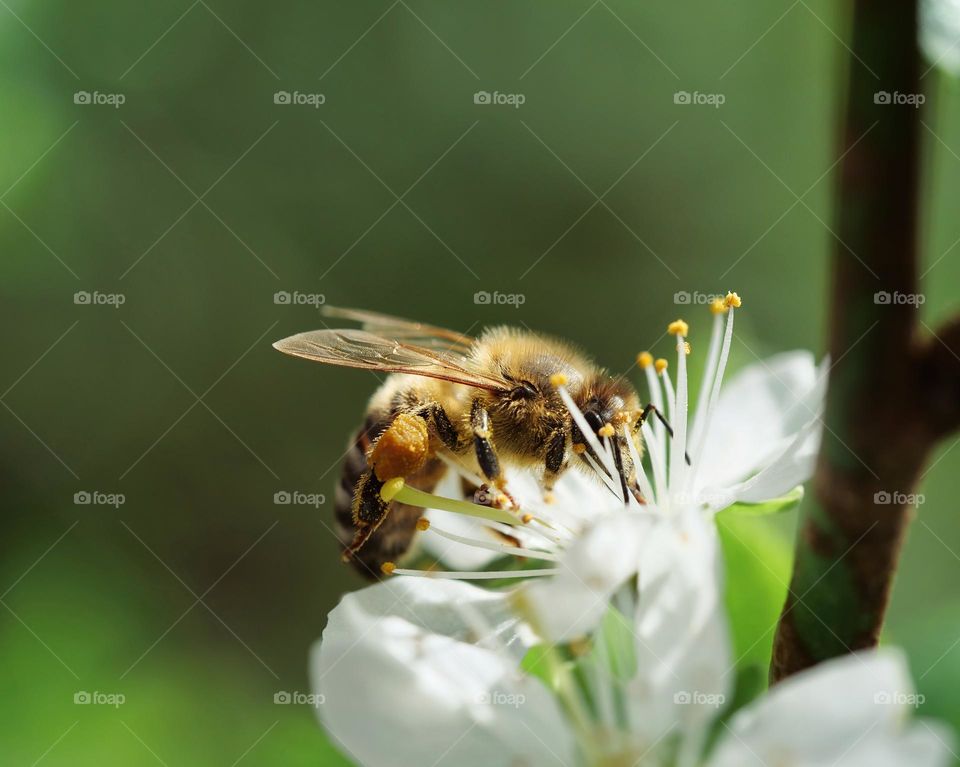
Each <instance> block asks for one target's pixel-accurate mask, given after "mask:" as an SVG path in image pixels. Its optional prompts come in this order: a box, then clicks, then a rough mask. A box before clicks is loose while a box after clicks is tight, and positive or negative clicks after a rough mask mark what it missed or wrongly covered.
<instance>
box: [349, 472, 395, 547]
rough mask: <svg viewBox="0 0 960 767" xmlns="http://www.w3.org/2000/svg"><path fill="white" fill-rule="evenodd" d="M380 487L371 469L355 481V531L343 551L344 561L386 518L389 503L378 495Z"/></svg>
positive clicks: (381, 484) (380, 484) (368, 538)
mask: <svg viewBox="0 0 960 767" xmlns="http://www.w3.org/2000/svg"><path fill="white" fill-rule="evenodd" d="M381 489H383V482H381V481H380V480H379V479H378V478H377V476H376V474H375V473H374V472H373V471H367V472H364V474H363V476H362V477H361V478H360V481H359V482H358V483H357V489H356V493H355V494H354V497H353V526H354V529H355V531H356V532H355V533H354V536H353V541H352V542H351V544H350V545H349V546H348V547H347V548H346V549H345V550H344V552H343V561H344V562H349V561H350V560H351V559H352V558H353V556H354V555H355V554H356V553H357V552H358V551H360V549H361V548H362V547H363V544H365V543H366V542H367V541H368V540H370V536H371V535H373V534H374V533H375V532H376V530H377V528H378V527H379V526H380V523H381V522H383V520H384V519H386V517H387V512H388V511H389V510H390V504H388V503H387V502H386V501H384V500H383V498H382V497H381V496H380V490H381Z"/></svg>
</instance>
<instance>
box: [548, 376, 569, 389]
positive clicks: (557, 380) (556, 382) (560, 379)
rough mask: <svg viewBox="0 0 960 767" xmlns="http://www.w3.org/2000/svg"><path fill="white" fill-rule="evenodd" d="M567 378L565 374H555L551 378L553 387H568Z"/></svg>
mask: <svg viewBox="0 0 960 767" xmlns="http://www.w3.org/2000/svg"><path fill="white" fill-rule="evenodd" d="M566 384H567V377H566V376H565V375H564V374H563V373H554V374H553V375H552V376H550V385H551V386H566Z"/></svg>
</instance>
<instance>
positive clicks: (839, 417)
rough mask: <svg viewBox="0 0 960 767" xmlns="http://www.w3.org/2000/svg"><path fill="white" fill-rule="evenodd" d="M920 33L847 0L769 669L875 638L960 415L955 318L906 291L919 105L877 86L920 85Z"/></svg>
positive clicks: (901, 19)
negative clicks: (815, 357) (937, 317)
mask: <svg viewBox="0 0 960 767" xmlns="http://www.w3.org/2000/svg"><path fill="white" fill-rule="evenodd" d="M916 38H917V9H916V2H915V0H855V2H854V22H853V35H852V41H851V49H852V50H851V55H850V56H849V61H848V67H849V77H848V91H847V94H846V106H845V121H844V134H843V142H842V143H843V146H842V147H841V151H842V152H844V155H843V160H842V162H841V164H840V173H839V189H838V195H837V203H838V206H837V211H836V218H837V233H838V238H837V239H838V242H837V244H836V247H835V249H834V255H833V261H832V297H831V316H830V322H831V331H830V353H831V358H832V359H833V360H834V361H835V367H834V368H833V369H832V370H831V373H830V387H829V392H828V395H827V410H826V416H825V423H826V429H825V431H824V437H823V444H822V447H821V451H820V456H819V459H818V463H817V469H816V474H815V477H814V482H813V491H814V492H813V496H814V497H813V502H812V503H811V504H809V505H808V506H807V508H806V510H805V513H804V516H803V518H802V520H801V527H800V532H799V535H798V540H797V549H796V563H795V566H794V573H793V578H792V581H791V585H790V591H789V594H788V597H787V601H786V605H785V606H784V610H783V613H782V615H781V618H780V623H779V626H778V629H777V635H776V639H775V642H774V652H773V659H772V664H771V679H772V680H774V681H776V680H778V679H781V678H783V677H785V676H787V675H789V674H792V673H794V672H796V671H799V670H801V669H803V668H806V667H808V666H810V665H813V664H815V663H817V662H819V661H822V660H825V659H828V658H831V657H835V656H837V655H842V654H844V653H847V652H852V651H856V650H859V649H862V648H866V647H872V646H875V645H876V644H877V641H878V638H879V635H880V630H881V628H882V626H883V618H884V614H885V611H886V607H887V603H888V601H889V597H890V588H891V585H892V582H893V576H894V573H895V571H896V566H897V561H898V558H899V553H900V548H901V544H902V542H903V537H904V533H905V531H906V527H907V524H908V522H909V519H910V515H911V506H912V503H911V502H910V494H911V493H912V492H913V491H914V488H915V487H916V485H917V483H918V481H919V479H920V477H921V473H922V471H923V467H924V465H925V463H926V460H927V458H928V456H929V454H930V451H931V449H932V448H933V446H934V444H935V442H936V441H937V439H939V438H940V437H942V436H944V435H945V434H947V433H949V432H950V431H951V430H953V429H956V428H957V427H958V426H960V320H958V321H954V322H953V323H951V324H949V325H948V326H946V327H945V328H944V329H943V330H942V331H937V332H936V335H935V336H933V337H930V334H929V333H926V332H924V333H920V332H918V328H919V327H920V324H919V310H918V308H917V305H916V303H911V302H909V298H910V297H912V296H916V295H917V292H918V288H917V276H916V275H917V243H918V236H917V208H918V204H917V200H918V194H917V190H918V180H919V179H918V177H919V167H920V161H919V160H920V135H919V133H920V132H919V126H920V115H919V110H918V109H917V108H915V107H914V106H910V105H907V104H899V105H898V104H896V103H882V102H883V101H885V98H884V97H883V96H880V97H877V96H876V94H878V93H888V94H891V100H895V96H894V95H893V94H897V93H899V94H916V93H918V92H919V90H920V86H919V76H918V74H919V53H918V51H917V44H916ZM868 63H869V68H868V66H867V64H868ZM877 102H881V103H877ZM885 297H889V301H885V300H884V298H885ZM921 337H922V340H921Z"/></svg>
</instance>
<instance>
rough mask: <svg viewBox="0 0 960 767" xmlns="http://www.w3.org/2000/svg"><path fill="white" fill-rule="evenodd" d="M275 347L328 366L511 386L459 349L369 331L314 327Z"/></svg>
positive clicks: (494, 386) (494, 387) (481, 385)
mask: <svg viewBox="0 0 960 767" xmlns="http://www.w3.org/2000/svg"><path fill="white" fill-rule="evenodd" d="M273 347H274V348H275V349H278V350H279V351H281V352H284V353H285V354H291V355H293V356H294V357H303V358H304V359H308V360H313V361H315V362H324V363H326V364H328V365H340V366H343V367H350V368H364V369H366V370H380V371H383V372H384V373H411V374H412V375H420V376H427V377H428V378H440V379H442V380H444V381H452V382H454V383H460V384H465V385H467V386H474V387H477V388H479V389H489V390H491V391H493V390H497V389H505V388H509V384H508V383H507V382H506V381H504V380H503V379H502V378H499V377H497V376H494V375H489V374H488V373H486V372H484V371H482V370H480V369H479V368H477V367H475V366H474V365H473V363H472V361H471V360H470V359H468V358H467V357H466V356H464V355H463V354H461V353H460V352H457V351H450V350H438V349H428V348H426V347H423V346H415V345H413V344H407V343H403V342H401V341H399V340H397V339H390V338H384V337H383V336H378V335H375V334H374V333H369V332H367V331H366V330H352V329H349V330H312V331H310V332H308V333H298V334H297V335H295V336H290V337H289V338H284V339H283V340H282V341H277V342H276V343H275V344H274V345H273Z"/></svg>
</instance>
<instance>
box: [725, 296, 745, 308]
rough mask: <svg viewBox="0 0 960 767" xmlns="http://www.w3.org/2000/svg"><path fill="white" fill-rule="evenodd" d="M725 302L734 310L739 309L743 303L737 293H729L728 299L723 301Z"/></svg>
mask: <svg viewBox="0 0 960 767" xmlns="http://www.w3.org/2000/svg"><path fill="white" fill-rule="evenodd" d="M723 302H724V303H725V304H726V305H727V306H729V307H732V308H734V309H739V308H740V304H741V303H742V302H741V301H740V296H738V295H737V294H736V293H727V297H726V298H724V299H723Z"/></svg>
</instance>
